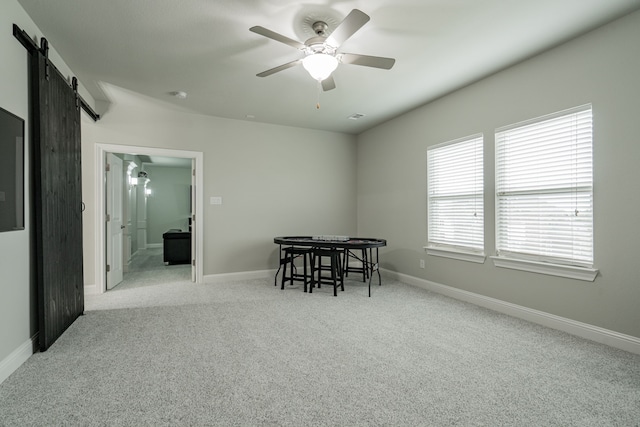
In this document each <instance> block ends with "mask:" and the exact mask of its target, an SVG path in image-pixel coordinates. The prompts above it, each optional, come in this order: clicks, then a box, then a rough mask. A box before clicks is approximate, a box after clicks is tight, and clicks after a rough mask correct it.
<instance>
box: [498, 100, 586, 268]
mask: <svg viewBox="0 0 640 427" xmlns="http://www.w3.org/2000/svg"><path fill="white" fill-rule="evenodd" d="M592 145H593V138H592V112H591V105H588V106H583V107H578V108H575V109H572V110H567V111H563V112H561V113H558V114H555V115H553V116H546V117H543V118H541V119H537V120H533V121H530V122H526V123H521V124H518V125H514V126H511V127H508V128H502V129H498V130H496V247H497V255H498V256H500V255H507V256H508V255H515V256H516V257H522V258H528V259H533V260H538V261H548V262H554V263H560V264H568V265H579V266H592V264H593V164H592Z"/></svg>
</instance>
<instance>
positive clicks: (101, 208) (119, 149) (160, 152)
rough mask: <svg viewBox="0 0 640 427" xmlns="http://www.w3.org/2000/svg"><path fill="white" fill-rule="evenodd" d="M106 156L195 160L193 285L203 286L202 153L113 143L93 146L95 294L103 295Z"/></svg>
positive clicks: (105, 286)
mask: <svg viewBox="0 0 640 427" xmlns="http://www.w3.org/2000/svg"><path fill="white" fill-rule="evenodd" d="M106 153H135V154H145V155H149V156H164V157H182V158H187V159H195V161H196V188H195V193H196V212H195V215H196V221H199V223H198V224H197V227H196V230H197V232H196V235H195V243H196V259H195V261H196V283H202V282H203V280H204V274H203V266H204V254H203V251H204V241H203V239H204V238H203V236H204V154H203V153H202V152H201V151H185V150H170V149H166V148H154V147H138V146H133V145H116V144H102V143H97V144H96V158H95V165H96V167H95V173H96V175H95V194H96V210H95V224H96V236H97V241H96V258H95V283H96V285H95V286H96V287H97V290H98V293H103V292H106V290H107V283H106V278H105V276H106V273H105V270H106V265H105V264H106V263H105V259H106V258H105V242H106V235H105V234H106V233H105V227H103V222H104V221H103V215H104V212H105V211H106V209H105V200H106V198H105V188H104V171H103V168H102V165H104V164H105V158H106Z"/></svg>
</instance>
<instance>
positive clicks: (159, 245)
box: [144, 243, 163, 249]
mask: <svg viewBox="0 0 640 427" xmlns="http://www.w3.org/2000/svg"><path fill="white" fill-rule="evenodd" d="M162 247H163V244H162V243H147V247H146V248H144V249H157V248H162Z"/></svg>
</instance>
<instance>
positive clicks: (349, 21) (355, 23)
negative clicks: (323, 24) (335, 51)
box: [327, 9, 371, 48]
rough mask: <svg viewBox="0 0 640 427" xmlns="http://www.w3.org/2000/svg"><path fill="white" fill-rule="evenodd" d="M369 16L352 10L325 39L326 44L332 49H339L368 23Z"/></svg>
mask: <svg viewBox="0 0 640 427" xmlns="http://www.w3.org/2000/svg"><path fill="white" fill-rule="evenodd" d="M369 19H371V18H369V15H367V14H366V13H364V12H362V11H361V10H358V9H353V10H352V11H351V12H350V13H349V14H348V15H347V17H346V18H344V20H343V21H342V22H341V23H340V24H339V25H338V26H337V27H336V29H335V30H333V32H332V33H331V34H330V35H329V37H327V44H329V45H331V46H333V47H336V48H337V47H339V46H340V45H341V44H342V43H344V42H345V40H347V39H348V38H349V37H351V36H352V35H353V34H354V33H355V32H356V31H358V30H359V29H360V28H362V26H363V25H364V24H366V23H367V22H369Z"/></svg>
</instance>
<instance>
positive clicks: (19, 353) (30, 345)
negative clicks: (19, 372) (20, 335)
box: [0, 332, 38, 384]
mask: <svg viewBox="0 0 640 427" xmlns="http://www.w3.org/2000/svg"><path fill="white" fill-rule="evenodd" d="M37 342H38V333H37V332H36V334H35V335H34V336H32V337H31V339H29V340H27V341H25V342H24V343H23V344H22V345H20V347H18V348H17V349H15V350H14V351H13V352H12V353H11V354H10V355H8V356H7V357H5V358H4V360H2V361H0V384H2V382H3V381H4V380H6V379H7V378H9V375H11V374H12V373H13V372H15V370H16V369H18V368H19V367H20V366H21V365H22V364H23V363H24V362H26V361H27V359H28V358H29V357H31V355H32V354H33V349H34V348H35V347H36V343H37Z"/></svg>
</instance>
